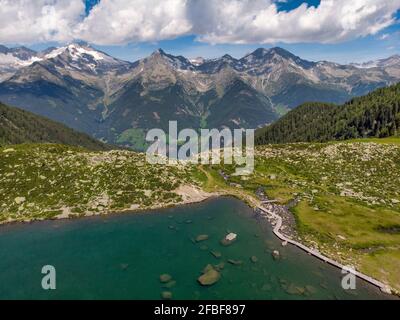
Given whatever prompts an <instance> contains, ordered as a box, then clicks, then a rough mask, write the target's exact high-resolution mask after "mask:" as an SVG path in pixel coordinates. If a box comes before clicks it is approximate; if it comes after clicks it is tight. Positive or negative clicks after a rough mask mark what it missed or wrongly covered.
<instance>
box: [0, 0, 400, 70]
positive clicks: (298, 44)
mask: <svg viewBox="0 0 400 320" xmlns="http://www.w3.org/2000/svg"><path fill="white" fill-rule="evenodd" d="M38 1H42V0H38ZM59 1H62V0H59ZM113 1H114V2H115V3H116V4H117V3H118V4H120V5H121V3H129V1H128V2H124V0H111V1H110V2H113ZM132 1H136V2H138V3H139V2H140V1H141V0H132ZM132 1H131V3H132ZM152 1H153V2H154V0H148V6H151V3H150V2H152ZM182 1H183V0H182ZM199 1H204V0H189V2H191V3H193V5H192V7H194V9H193V12H195V9H196V8H195V6H196V2H197V3H199ZM207 1H209V0H207ZM214 1H222V0H214ZM224 1H225V2H227V3H229V1H235V0H224ZM262 1H264V2H262ZM268 1H269V2H270V4H271V3H272V5H275V6H276V8H277V11H278V13H275V16H277V15H278V14H279V13H281V12H283V13H284V12H286V13H288V14H290V13H294V12H295V10H299V9H301V8H299V7H300V6H303V7H304V6H305V4H307V6H308V9H310V8H311V7H312V6H313V7H315V8H316V9H321V10H322V8H321V6H322V5H321V1H320V0H307V1H303V0H285V1H284V0H282V1H279V0H257V1H254V3H256V2H257V3H258V5H259V6H258V7H257V8H253V10H254V11H253V13H252V12H251V11H250V9H249V11H248V12H247V11H246V10H247V9H245V7H240V8H236V9H237V10H242V11H235V12H243V16H245V15H246V14H254V15H257V14H258V12H259V11H260V8H261V9H262V8H263V7H262V5H263V3H266V2H268ZM323 1H326V2H329V1H331V0H323ZM335 1H336V2H335V3H339V2H342V3H343V5H346V2H344V0H335ZM379 1H380V2H379ZM379 1H378V0H376V1H375V0H365V1H364V2H365V6H364V7H367V6H369V5H371V6H372V5H376V4H378V3H380V4H381V11H379V12H378V13H376V15H375V16H365V17H357V16H356V13H354V14H353V16H351V15H349V17H346V19H343V21H340V23H338V24H337V25H335V28H336V29H335V28H333V27H332V30H329V22H324V21H322V22H321V25H322V27H321V28H320V29H321V30H317V31H313V32H314V34H311V35H307V34H306V33H307V30H309V29H307V28H305V29H304V32H303V31H302V30H298V29H297V28H296V25H298V23H299V21H300V20H302V17H301V16H300V17H298V18H293V19H292V18H291V17H289V16H288V17H287V18H286V20H285V21H286V22H284V24H283V25H282V26H278V27H277V29H276V30H271V29H270V28H265V33H266V35H265V36H264V35H263V30H264V29H263V28H262V27H261V28H258V29H257V30H255V31H254V32H253V30H252V29H250V28H249V30H245V32H243V34H241V33H242V32H241V30H242V29H243V28H244V29H246V27H247V26H246V25H240V21H238V25H237V26H233V27H237V31H236V32H237V33H238V35H237V36H236V35H235V34H233V35H232V34H231V33H230V30H231V29H230V28H232V22H231V21H230V20H229V19H226V20H223V19H222V17H218V19H222V22H221V24H222V25H223V24H224V23H225V24H226V30H225V31H221V34H218V32H220V31H219V30H217V29H212V27H211V26H210V27H209V26H208V25H206V26H204V25H202V21H200V22H199V20H201V19H203V20H204V17H205V18H206V19H208V15H212V14H213V13H212V10H218V8H219V7H218V5H219V4H215V7H212V6H211V5H210V6H209V7H210V8H208V10H209V11H206V9H205V11H204V12H205V13H203V16H201V15H200V18H198V17H197V16H196V17H193V13H191V16H190V18H188V19H189V22H190V23H192V24H193V25H194V27H191V28H188V29H187V30H179V31H176V30H173V32H172V33H171V35H167V36H163V37H160V39H158V37H157V29H155V30H156V32H155V34H156V36H152V37H150V38H148V37H147V35H146V36H144V35H143V34H141V33H140V31H139V34H138V35H135V34H134V33H135V31H132V32H131V31H130V30H127V31H125V30H124V32H125V33H123V32H122V31H121V36H120V37H119V38H118V39H117V38H116V39H113V38H112V37H111V36H110V35H107V36H108V38H107V39H104V41H103V39H102V34H101V33H99V35H97V37H96V35H93V36H92V34H93V33H96V31H97V28H102V27H103V28H106V29H105V30H107V26H106V25H104V24H103V25H101V24H98V25H96V24H95V25H94V27H93V26H92V25H90V26H89V27H87V30H89V31H88V32H87V33H86V34H83V37H86V38H89V40H91V39H92V38H93V41H88V42H90V43H91V44H92V45H93V46H94V47H95V48H98V49H101V50H103V51H105V52H107V53H109V54H111V55H113V56H115V57H118V58H121V59H124V60H129V61H134V60H137V59H140V58H143V57H145V56H147V55H149V54H150V53H151V52H153V51H154V50H156V49H157V48H159V47H161V48H163V49H164V50H165V51H167V52H169V53H172V54H175V55H184V56H186V57H189V58H194V57H198V56H202V57H205V58H215V57H219V56H222V55H224V54H226V53H228V54H230V55H232V56H234V57H237V58H239V57H242V56H243V55H245V54H246V53H248V52H251V51H253V50H254V49H256V48H259V47H265V48H269V47H273V46H280V47H283V48H285V49H287V50H289V51H291V52H293V53H294V54H296V55H299V56H300V57H302V58H305V59H309V60H328V61H335V62H339V63H349V62H362V61H368V60H373V59H378V58H384V57H388V56H391V55H394V54H399V53H400V24H399V21H400V11H399V10H397V13H396V10H394V11H393V3H394V5H395V6H396V4H397V8H400V1H399V0H379ZM99 2H100V4H99ZM209 2H213V1H211V0H210V1H209ZM383 2H385V3H387V4H384V5H382V3H383ZM347 3H350V1H348V2H347ZM145 4H146V3H145ZM201 4H204V2H203V3H201ZM96 5H97V6H98V8H99V10H98V11H99V12H100V13H99V14H98V15H97V16H98V17H97V16H95V15H94V12H92V11H93V7H94V6H96ZM260 6H261V7H260ZM385 6H386V7H388V8H387V10H386V11H385V9H386V8H385ZM390 6H391V8H389V7H390ZM140 8H141V7H140V6H139V5H138V6H137V11H140V10H141V9H140ZM214 8H215V9H214ZM224 8H225V7H224ZM395 8H396V7H395ZM100 9H104V12H106V10H108V11H110V7H108V8H107V7H106V6H105V4H104V3H101V0H86V3H85V7H84V9H83V10H84V15H86V16H89V15H91V14H92V13H93V15H94V17H93V19H92V20H93V21H95V20H96V19H98V20H99V21H100V20H101V19H103V20H106V19H107V17H110V19H114V20H117V21H118V19H115V18H114V17H120V15H118V14H121V13H120V12H116V13H115V14H116V15H115V16H112V14H110V15H107V16H105V15H104V14H105V13H104V12H103V13H101V10H100ZM236 9H235V10H236ZM306 9H307V7H304V8H303V10H306ZM337 9H339V8H332V9H331V10H332V11H335V10H337ZM132 10H133V11H132V14H136V12H135V11H134V10H135V8H133V9H132ZM143 10H144V9H143ZM390 10H391V11H390ZM175 11H176V10H175ZM175 11H174V12H175ZM358 11H360V8H354V12H358ZM304 12H305V11H304ZM387 12H392V13H393V12H395V21H392V22H391V23H390V24H388V25H389V26H386V27H383V28H382V27H380V28H379V31H378V32H376V33H375V34H367V35H365V34H362V33H363V31H364V30H365V29H366V28H368V27H369V23H371V24H372V23H376V24H377V23H378V22H377V21H378V20H379V19H380V16H379V15H382V16H383V15H384V14H386V13H387ZM325 13H326V10H325ZM96 14H97V13H96ZM101 14H103V15H101ZM107 14H108V13H107ZM143 14H144V16H147V14H148V13H147V12H144V13H143ZM168 14H170V12H169V11H167V13H166V16H167V18H169V19H170V20H171V19H175V18H176V19H177V21H178V23H177V25H178V27H179V28H180V27H181V26H180V24H181V25H182V24H184V21H186V20H183V19H187V17H186V16H185V17H184V18H182V17H181V16H179V17H175V16H172V17H168ZM174 14H175V13H174ZM305 14H306V13H304V15H305ZM272 15H274V14H272ZM328 15H329V12H328ZM104 17H106V18H105V19H104ZM335 17H336V18H335ZM260 18H262V16H261V17H260ZM337 18H339V19H340V18H341V16H340V15H339V16H338V15H337V13H334V12H333V13H332V17H330V18H329V19H332V21H333V22H335V19H337ZM149 19H150V18H149ZM196 19H197V20H196ZM295 19H297V20H295ZM299 19H300V20H299ZM315 19H316V18H315V17H314V20H310V21H311V23H316V24H318V23H320V21H319V20H317V22H314V21H315ZM357 19H359V20H360V21H361V22H360V23H359V24H357V25H354V26H353V25H351V26H350V27H348V28H347V29H346V30H341V29H340V28H341V27H340V26H341V24H346V23H347V24H349V23H350V24H351V23H353V22H354V21H357ZM362 19H364V20H362ZM231 20H232V18H231ZM238 20H240V19H238ZM292 20H295V21H293V26H291V22H292ZM93 21H92V23H93ZM210 21H211V20H210ZM244 21H245V20H244ZM261 21H262V20H261ZM369 21H371V22H369ZM102 22H104V21H102ZM104 23H106V22H104ZM142 23H143V22H142ZM162 23H163V22H162V21H161V22H160V21H158V20H157V21H156V22H155V23H154V25H155V26H156V27H158V26H159V25H162ZM166 23H168V21H167V22H166ZM212 23H213V22H212V21H211V22H210V23H209V24H210V25H212ZM218 23H219V21H218ZM244 23H245V22H244ZM324 23H325V24H324ZM265 24H266V25H267V24H268V22H267V21H266V22H265ZM333 24H334V23H333ZM151 26H153V24H152V25H151ZM162 26H163V25H162ZM286 26H287V28H288V30H286V32H283V33H282V34H280V35H278V34H279V33H281V31H282V30H281V29H282V28H285V27H286ZM178 27H177V28H178ZM223 27H224V26H223ZM311 27H312V25H311ZM139 28H140V27H139ZM179 28H178V29H179ZM182 28H183V27H182ZM182 28H181V29H182ZM207 28H210V30H206V31H204V30H205V29H207ZM291 28H292V29H293V31H291ZM308 28H310V27H309V26H308ZM357 28H358V29H359V30H357ZM137 29H138V27H137V26H133V27H132V30H137ZM353 29H354V30H353ZM90 30H92V31H90ZM215 30H217V31H215ZM90 32H91V34H90ZM224 32H225V33H224ZM291 32H293V33H294V34H296V36H295V37H291ZM302 32H303V33H304V35H303V34H302ZM88 33H89V34H88ZM116 33H118V31H117V32H116ZM175 33H176V35H175ZM215 33H217V34H216V35H215ZM232 33H234V32H232ZM268 33H269V34H268ZM340 33H343V34H345V36H343V37H339V36H338V37H336V34H340ZM130 34H132V37H131V38H130ZM314 35H315V39H314ZM329 37H331V38H332V41H331V40H330V38H329ZM47 38H49V37H47ZM269 38H271V39H273V40H272V41H270V42H269V41H268V39H269ZM260 39H261V40H263V41H259V40H260ZM264 39H267V40H266V41H264ZM293 39H294V40H293ZM325 39H326V40H327V41H325ZM85 40H87V39H85ZM114 40H115V41H114ZM0 42H1V37H0ZM62 42H63V41H32V43H29V44H28V46H29V47H31V48H33V49H36V50H40V49H43V48H45V47H48V46H50V45H55V46H57V45H59V44H60V43H62ZM64 42H68V41H64ZM102 42H106V43H102ZM113 42H116V43H113ZM120 42H121V43H120ZM322 42H329V43H322Z"/></svg>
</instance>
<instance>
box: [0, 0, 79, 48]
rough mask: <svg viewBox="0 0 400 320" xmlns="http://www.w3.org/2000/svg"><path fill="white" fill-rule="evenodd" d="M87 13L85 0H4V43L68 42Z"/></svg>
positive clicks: (0, 31) (0, 12)
mask: <svg viewBox="0 0 400 320" xmlns="http://www.w3.org/2000/svg"><path fill="white" fill-rule="evenodd" d="M84 12H85V5H84V3H83V2H82V0H72V1H70V0H34V1H30V0H0V43H35V42H44V41H68V40H70V39H71V37H72V30H73V28H74V27H75V26H76V25H77V24H78V23H79V22H80V20H81V19H82V15H83V14H84Z"/></svg>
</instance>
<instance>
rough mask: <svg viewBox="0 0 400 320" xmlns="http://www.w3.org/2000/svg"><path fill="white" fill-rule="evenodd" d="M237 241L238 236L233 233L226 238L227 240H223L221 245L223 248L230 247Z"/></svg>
mask: <svg viewBox="0 0 400 320" xmlns="http://www.w3.org/2000/svg"><path fill="white" fill-rule="evenodd" d="M236 240H237V234H236V233H233V232H231V233H228V234H227V235H226V236H225V238H223V239H222V240H221V244H222V245H223V246H229V245H231V244H232V243H234V242H235V241H236Z"/></svg>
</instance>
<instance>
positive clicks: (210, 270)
mask: <svg viewBox="0 0 400 320" xmlns="http://www.w3.org/2000/svg"><path fill="white" fill-rule="evenodd" d="M220 278H221V274H220V273H219V272H218V271H217V270H215V269H214V267H213V266H212V265H210V264H209V265H207V266H206V267H205V268H204V270H203V274H202V275H201V276H200V277H199V278H198V279H197V281H198V282H199V283H200V284H201V285H202V286H212V285H213V284H215V283H217V282H218V281H219V279H220Z"/></svg>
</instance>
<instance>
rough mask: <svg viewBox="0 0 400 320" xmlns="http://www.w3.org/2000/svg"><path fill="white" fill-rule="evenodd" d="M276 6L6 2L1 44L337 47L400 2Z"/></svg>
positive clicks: (385, 17)
mask: <svg viewBox="0 0 400 320" xmlns="http://www.w3.org/2000/svg"><path fill="white" fill-rule="evenodd" d="M277 2H284V1H283V0H281V1H276V0H163V1H159V0H101V2H100V3H99V4H98V5H96V6H95V7H94V8H93V9H92V11H91V12H90V14H89V16H88V17H86V18H85V17H84V11H85V8H84V3H83V0H72V1H70V0H35V1H29V0H0V43H17V42H20V43H32V42H43V41H61V42H67V41H71V40H73V39H82V40H86V41H88V42H92V43H95V44H103V45H108V44H124V43H130V42H140V41H158V40H163V39H171V38H175V37H179V36H182V35H187V34H195V35H197V38H198V40H200V41H203V42H209V43H274V42H287V43H294V42H320V43H335V42H340V41H346V40H350V39H354V38H357V37H361V36H366V35H370V34H376V33H378V32H379V31H381V30H383V29H385V28H386V27H387V26H389V25H392V24H393V23H394V22H395V20H394V19H395V18H394V13H395V12H396V11H397V10H398V9H400V0H352V1H348V0H321V4H320V5H319V6H318V7H317V8H315V7H307V5H305V4H303V5H301V6H300V7H298V8H296V9H294V10H292V11H289V12H287V11H281V12H278V10H277V7H276V3H277Z"/></svg>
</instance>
